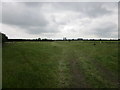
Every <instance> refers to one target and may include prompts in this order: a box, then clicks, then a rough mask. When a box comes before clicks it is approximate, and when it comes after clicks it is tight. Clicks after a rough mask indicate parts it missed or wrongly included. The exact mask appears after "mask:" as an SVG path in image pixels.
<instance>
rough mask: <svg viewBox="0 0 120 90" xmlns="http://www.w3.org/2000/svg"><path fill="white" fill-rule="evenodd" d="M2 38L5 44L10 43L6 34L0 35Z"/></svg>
mask: <svg viewBox="0 0 120 90" xmlns="http://www.w3.org/2000/svg"><path fill="white" fill-rule="evenodd" d="M0 38H1V39H2V40H1V41H2V42H3V43H4V42H7V41H8V37H7V36H6V35H5V34H3V33H0Z"/></svg>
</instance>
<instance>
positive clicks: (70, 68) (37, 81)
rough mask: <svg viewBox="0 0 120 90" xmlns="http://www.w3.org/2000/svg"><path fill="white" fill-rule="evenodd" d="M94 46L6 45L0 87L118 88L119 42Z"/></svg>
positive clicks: (56, 43) (88, 44) (90, 43)
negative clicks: (0, 85)
mask: <svg viewBox="0 0 120 90" xmlns="http://www.w3.org/2000/svg"><path fill="white" fill-rule="evenodd" d="M93 43H94V42H92V41H91V42H87V41H84V42H80V41H71V42H68V41H60V42H14V43H5V44H4V46H3V51H2V52H3V61H2V62H3V88H75V87H80V88H82V87H83V88H117V87H118V81H117V79H118V42H102V43H101V44H100V43H99V42H98V41H96V45H95V46H94V45H93Z"/></svg>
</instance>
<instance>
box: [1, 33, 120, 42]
mask: <svg viewBox="0 0 120 90" xmlns="http://www.w3.org/2000/svg"><path fill="white" fill-rule="evenodd" d="M0 36H1V37H0V38H2V40H0V41H2V43H4V42H12V41H109V40H110V41H118V40H120V39H118V40H117V39H109V40H108V39H83V38H78V39H67V38H66V37H63V39H56V40H52V39H47V38H45V39H41V38H38V39H8V37H7V36H6V35H5V34H3V33H0Z"/></svg>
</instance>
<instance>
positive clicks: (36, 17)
mask: <svg viewBox="0 0 120 90" xmlns="http://www.w3.org/2000/svg"><path fill="white" fill-rule="evenodd" d="M22 6H23V3H19V6H18V7H16V6H15V5H11V3H9V4H3V8H2V9H3V10H2V22H3V23H5V24H10V25H17V26H18V27H30V26H41V27H42V26H46V25H47V24H48V23H49V22H48V21H47V20H46V19H45V17H44V16H43V15H42V13H41V12H40V11H39V10H36V9H29V8H28V7H25V6H23V7H22Z"/></svg>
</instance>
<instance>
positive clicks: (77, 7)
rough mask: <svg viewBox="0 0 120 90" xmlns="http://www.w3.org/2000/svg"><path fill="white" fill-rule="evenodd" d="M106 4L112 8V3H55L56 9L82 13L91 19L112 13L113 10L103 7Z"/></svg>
mask: <svg viewBox="0 0 120 90" xmlns="http://www.w3.org/2000/svg"><path fill="white" fill-rule="evenodd" d="M104 4H107V5H109V6H111V3H110V2H106V3H102V2H101V3H98V2H87V3H86V2H77V3H75V2H69V3H65V2H62V3H54V5H55V7H57V8H58V9H62V10H72V11H76V12H82V13H83V14H84V15H86V16H89V17H98V16H102V15H105V14H110V13H112V11H111V10H107V9H106V8H104V7H103V5H104ZM112 4H113V3H112ZM114 4H116V3H114Z"/></svg>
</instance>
